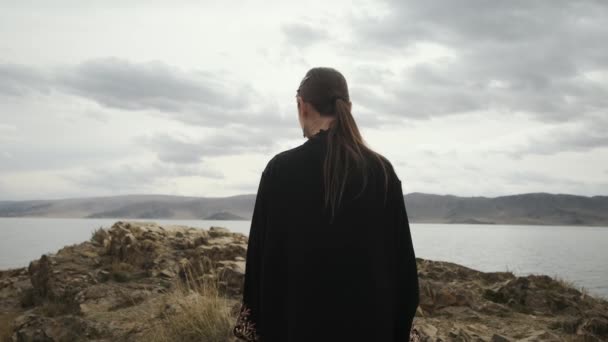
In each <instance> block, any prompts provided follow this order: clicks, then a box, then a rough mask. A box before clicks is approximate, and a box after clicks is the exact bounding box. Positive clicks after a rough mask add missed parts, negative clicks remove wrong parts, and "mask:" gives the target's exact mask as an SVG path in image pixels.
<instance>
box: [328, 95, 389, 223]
mask: <svg viewBox="0 0 608 342" xmlns="http://www.w3.org/2000/svg"><path fill="white" fill-rule="evenodd" d="M332 100H334V101H335V102H334V103H335V106H334V108H335V119H334V120H333V122H332V126H331V128H330V129H329V132H328V137H327V138H328V140H327V153H326V155H325V160H324V162H323V181H324V185H325V207H326V208H329V209H330V210H331V219H330V222H333V220H334V218H335V215H336V211H337V209H338V208H339V207H340V204H341V202H342V198H343V195H344V189H345V185H346V181H347V179H348V178H349V175H350V174H351V173H352V172H353V169H354V168H356V169H358V170H360V171H361V172H362V176H363V184H362V186H361V191H360V192H359V193H358V194H357V196H355V197H354V198H358V197H359V196H360V195H361V194H362V193H363V190H365V187H366V186H367V183H368V176H369V173H368V172H369V170H370V168H369V165H368V163H369V159H368V158H367V157H368V156H369V155H371V156H372V157H373V158H374V159H375V160H376V161H378V162H379V164H380V166H381V167H382V172H383V174H384V204H385V205H386V197H387V190H388V174H387V166H386V164H385V161H386V160H385V159H384V157H382V156H381V155H379V154H378V153H376V152H374V151H373V150H371V149H370V148H369V147H367V146H366V144H365V142H364V141H363V138H362V137H361V133H360V132H359V128H358V127H357V123H356V122H355V119H354V118H353V116H352V113H351V111H350V105H349V103H348V102H347V100H346V99H344V98H343V97H334V98H332ZM353 167H354V168H353Z"/></svg>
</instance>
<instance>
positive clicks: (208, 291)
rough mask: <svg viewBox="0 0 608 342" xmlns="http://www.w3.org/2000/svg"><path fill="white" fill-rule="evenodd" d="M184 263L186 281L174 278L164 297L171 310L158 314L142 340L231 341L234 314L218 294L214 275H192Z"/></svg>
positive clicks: (228, 301)
mask: <svg viewBox="0 0 608 342" xmlns="http://www.w3.org/2000/svg"><path fill="white" fill-rule="evenodd" d="M193 269H194V268H193V267H191V265H186V266H185V267H184V270H185V271H186V272H185V273H186V275H187V277H186V281H184V282H182V281H177V282H176V284H175V289H174V290H173V291H172V292H170V293H168V294H167V295H166V296H167V297H166V303H167V304H168V305H170V306H171V307H172V308H173V309H172V310H170V312H167V311H165V312H163V313H162V314H161V321H160V323H159V324H157V325H156V326H155V327H154V328H152V329H150V330H149V331H148V333H147V334H146V336H144V338H142V341H144V340H145V341H146V342H165V341H184V342H188V341H197V342H198V341H208V342H226V341H232V340H233V339H234V335H233V334H232V328H233V326H234V323H235V317H234V316H233V315H232V314H231V312H230V300H229V299H227V298H226V297H224V296H223V295H221V293H220V291H219V287H220V285H219V283H218V281H217V278H216V277H209V275H206V276H205V277H203V276H202V274H195V273H194V272H193Z"/></svg>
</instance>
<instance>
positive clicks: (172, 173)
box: [63, 162, 224, 193]
mask: <svg viewBox="0 0 608 342" xmlns="http://www.w3.org/2000/svg"><path fill="white" fill-rule="evenodd" d="M181 176H201V177H205V178H212V179H223V178H224V175H223V174H222V173H221V172H219V171H216V170H214V169H213V168H209V167H200V166H195V165H188V166H184V165H176V164H167V163H160V162H157V163H149V164H148V163H146V164H138V163H117V164H114V165H112V166H109V167H105V168H98V167H95V168H87V169H86V170H84V171H83V172H80V173H79V174H67V175H63V178H64V179H65V180H67V181H70V182H72V183H74V184H75V185H77V186H78V188H79V189H98V190H102V191H110V192H114V193H124V192H129V191H148V190H151V189H155V188H158V187H162V186H164V185H166V184H165V183H166V182H167V181H168V180H171V179H173V178H175V177H181Z"/></svg>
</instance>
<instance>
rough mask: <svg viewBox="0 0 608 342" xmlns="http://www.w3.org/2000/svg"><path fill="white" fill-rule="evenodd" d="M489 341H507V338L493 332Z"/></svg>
mask: <svg viewBox="0 0 608 342" xmlns="http://www.w3.org/2000/svg"><path fill="white" fill-rule="evenodd" d="M490 342H509V339H508V338H506V337H504V336H502V335H498V334H494V335H492V338H491V339H490Z"/></svg>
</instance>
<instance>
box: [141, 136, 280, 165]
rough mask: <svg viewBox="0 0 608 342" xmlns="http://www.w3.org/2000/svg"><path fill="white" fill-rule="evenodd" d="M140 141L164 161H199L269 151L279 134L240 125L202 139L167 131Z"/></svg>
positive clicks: (186, 162) (187, 162)
mask: <svg viewBox="0 0 608 342" xmlns="http://www.w3.org/2000/svg"><path fill="white" fill-rule="evenodd" d="M135 141H136V142H137V143H140V144H142V145H143V146H146V147H147V148H148V149H150V150H151V151H153V152H155V153H156V154H157V156H158V159H159V160H161V161H163V162H169V163H179V164H189V163H199V162H200V161H202V160H203V159H204V158H205V157H216V156H224V155H239V154H246V153H269V152H271V151H273V148H274V147H275V146H276V142H277V141H276V137H275V136H274V135H273V134H269V133H268V132H265V131H263V130H260V129H249V130H245V129H236V130H232V131H230V132H229V133H216V134H213V135H208V136H205V137H203V138H200V139H189V138H186V137H180V136H178V135H174V134H173V135H172V134H167V133H160V134H155V135H151V136H140V137H137V138H135Z"/></svg>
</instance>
